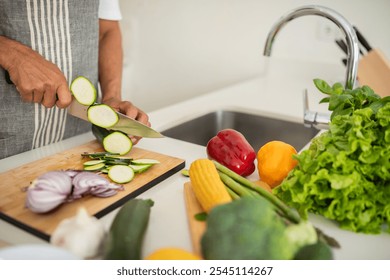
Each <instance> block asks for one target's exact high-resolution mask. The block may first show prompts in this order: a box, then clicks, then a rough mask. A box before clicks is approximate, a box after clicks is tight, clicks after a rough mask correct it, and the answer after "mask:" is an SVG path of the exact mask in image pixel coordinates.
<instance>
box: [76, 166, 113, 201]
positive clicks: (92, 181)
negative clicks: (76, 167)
mask: <svg viewBox="0 0 390 280" xmlns="http://www.w3.org/2000/svg"><path fill="white" fill-rule="evenodd" d="M114 186H115V188H119V187H120V186H117V185H114V184H111V183H110V181H108V180H107V179H106V178H104V177H102V176H100V175H97V174H95V173H91V172H87V171H85V172H80V173H79V174H77V175H76V176H75V177H74V178H73V193H72V197H73V198H75V199H77V198H80V197H82V196H83V195H86V194H89V193H91V194H94V193H95V194H96V193H97V192H98V191H97V190H94V191H92V189H93V188H97V187H98V188H99V189H103V190H104V189H114ZM115 193H116V192H115ZM115 193H114V194H115Z"/></svg>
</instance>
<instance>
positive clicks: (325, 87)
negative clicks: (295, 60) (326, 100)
mask: <svg viewBox="0 0 390 280" xmlns="http://www.w3.org/2000/svg"><path fill="white" fill-rule="evenodd" d="M314 84H315V86H316V87H317V89H318V90H319V91H321V92H322V93H325V94H329V95H331V94H333V93H334V92H333V89H332V87H331V86H330V85H329V84H328V83H327V82H325V81H324V80H321V79H314Z"/></svg>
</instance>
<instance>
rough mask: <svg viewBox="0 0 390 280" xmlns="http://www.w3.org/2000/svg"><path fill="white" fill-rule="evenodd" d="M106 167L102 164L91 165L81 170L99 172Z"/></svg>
mask: <svg viewBox="0 0 390 280" xmlns="http://www.w3.org/2000/svg"><path fill="white" fill-rule="evenodd" d="M105 167H106V164H105V163H104V162H101V163H97V164H93V165H84V168H83V170H85V171H100V170H102V169H104V168H105Z"/></svg>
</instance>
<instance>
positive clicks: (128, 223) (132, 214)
mask: <svg viewBox="0 0 390 280" xmlns="http://www.w3.org/2000/svg"><path fill="white" fill-rule="evenodd" d="M153 204H154V202H153V201H152V200H150V199H147V200H143V199H132V200H129V201H128V202H126V203H125V204H124V205H123V206H122V208H121V209H119V212H118V213H117V214H116V216H115V218H114V220H113V222H112V224H111V227H110V230H109V233H108V237H107V242H106V244H105V248H104V257H103V259H106V260H140V259H141V249H142V243H143V238H144V235H145V232H146V228H147V226H148V223H149V216H150V211H151V207H152V206H153Z"/></svg>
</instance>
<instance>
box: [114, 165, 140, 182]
mask: <svg viewBox="0 0 390 280" xmlns="http://www.w3.org/2000/svg"><path fill="white" fill-rule="evenodd" d="M107 175H108V177H109V178H110V179H111V180H112V181H113V182H115V183H118V184H125V183H128V182H130V181H131V180H133V178H134V170H133V169H132V168H131V167H130V166H127V165H113V166H111V167H110V168H109V169H108V174H107Z"/></svg>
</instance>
